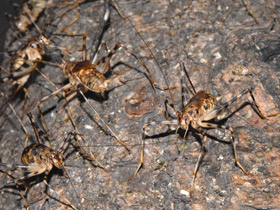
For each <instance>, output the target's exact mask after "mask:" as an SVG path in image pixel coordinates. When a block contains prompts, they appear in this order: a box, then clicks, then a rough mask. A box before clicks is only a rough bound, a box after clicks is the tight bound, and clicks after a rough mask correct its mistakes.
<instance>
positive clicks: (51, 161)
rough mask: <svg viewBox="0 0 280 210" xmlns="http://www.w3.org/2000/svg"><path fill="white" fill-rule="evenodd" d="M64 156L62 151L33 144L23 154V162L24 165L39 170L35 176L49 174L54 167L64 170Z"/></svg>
mask: <svg viewBox="0 0 280 210" xmlns="http://www.w3.org/2000/svg"><path fill="white" fill-rule="evenodd" d="M63 160H64V158H63V154H62V152H61V151H55V150H53V149H51V148H49V147H47V146H45V145H44V144H39V143H35V144H31V145H29V146H28V147H26V148H25V149H24V150H23V152H22V154H21V161H22V163H23V164H28V165H30V166H31V168H33V169H35V168H38V171H37V172H33V173H34V175H35V174H36V175H37V174H40V173H44V172H46V173H48V172H50V171H51V170H52V168H53V166H55V167H57V168H59V169H63V166H64V162H63Z"/></svg>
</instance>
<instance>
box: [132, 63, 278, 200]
mask: <svg viewBox="0 0 280 210" xmlns="http://www.w3.org/2000/svg"><path fill="white" fill-rule="evenodd" d="M181 72H182V74H181V79H182V89H183V90H186V89H189V92H191V93H192V94H193V96H192V97H191V99H190V100H189V101H187V100H186V97H185V95H184V93H183V95H182V100H183V101H182V102H183V103H182V104H183V108H182V110H181V111H179V110H178V109H177V108H176V106H175V105H174V102H173V104H169V102H168V101H167V100H166V101H165V107H166V113H167V118H168V120H166V121H159V122H148V123H146V124H144V126H143V129H142V149H141V158H140V163H139V166H138V168H137V170H136V172H135V174H134V176H133V177H132V178H130V179H129V180H132V179H134V178H135V177H136V175H137V173H138V171H139V170H140V168H141V166H142V165H143V161H144V144H145V136H146V131H145V130H146V127H148V126H150V125H169V126H170V125H172V124H173V125H176V126H177V129H176V133H177V131H178V129H182V130H184V133H185V134H184V137H186V134H187V132H188V130H189V127H192V128H193V129H194V130H195V131H196V132H197V133H199V134H200V135H201V136H202V138H203V139H202V143H201V150H200V154H199V156H198V159H197V162H196V165H195V168H194V171H193V177H192V182H191V190H190V196H191V195H192V191H193V188H194V181H195V177H196V174H197V171H198V168H199V165H200V162H201V160H202V157H203V155H204V153H205V143H206V140H207V133H206V131H205V130H204V129H203V128H207V129H217V128H222V129H226V130H228V131H229V132H230V133H231V138H230V141H231V143H232V146H233V153H234V160H235V163H236V165H237V166H238V167H239V168H240V169H241V170H242V171H243V172H244V173H245V174H247V175H249V174H250V173H248V172H247V171H246V170H245V169H244V167H243V166H242V165H241V164H240V162H239V161H238V158H237V152H236V142H235V140H234V135H233V128H232V127H231V126H228V125H223V124H221V121H222V120H224V119H226V118H228V117H230V116H231V115H228V116H224V115H223V114H224V112H225V110H226V109H227V108H228V107H229V106H230V105H231V104H232V103H234V102H235V101H237V100H238V99H239V98H241V97H242V96H244V95H246V94H249V95H250V97H251V99H252V102H250V105H251V107H252V108H253V109H254V111H255V112H256V113H257V114H258V115H259V116H260V117H261V118H262V119H267V118H268V117H274V116H277V115H279V114H280V113H274V114H269V115H264V114H263V113H261V111H260V109H259V107H258V105H257V103H256V101H255V98H254V95H253V92H252V89H250V88H248V89H245V90H243V91H242V92H241V93H240V94H239V95H237V96H235V97H233V98H232V99H231V100H230V101H229V102H226V103H221V101H220V99H221V98H220V97H216V96H214V95H212V94H210V93H207V92H206V91H205V90H200V91H199V92H196V90H195V88H194V86H193V85H192V83H191V80H190V78H189V76H188V74H187V72H186V69H185V66H184V63H181ZM183 72H185V76H187V78H188V81H189V82H190V84H191V87H192V89H190V88H187V86H186V84H185V83H186V82H185V78H184V74H183ZM171 98H172V96H171ZM172 100H173V98H172ZM167 105H168V106H170V108H171V112H172V113H168V109H167ZM169 110H170V109H169ZM169 114H170V115H171V116H173V117H175V118H176V119H174V120H169ZM213 119H216V121H211V120H213ZM209 121H210V122H209Z"/></svg>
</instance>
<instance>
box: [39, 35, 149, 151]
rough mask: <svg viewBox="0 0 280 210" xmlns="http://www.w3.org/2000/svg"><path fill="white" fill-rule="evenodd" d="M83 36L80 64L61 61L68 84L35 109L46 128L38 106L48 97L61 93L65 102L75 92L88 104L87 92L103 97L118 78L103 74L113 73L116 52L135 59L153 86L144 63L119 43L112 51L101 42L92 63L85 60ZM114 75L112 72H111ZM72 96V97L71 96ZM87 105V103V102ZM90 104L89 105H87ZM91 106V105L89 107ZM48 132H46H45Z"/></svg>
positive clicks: (121, 142)
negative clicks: (121, 51)
mask: <svg viewBox="0 0 280 210" xmlns="http://www.w3.org/2000/svg"><path fill="white" fill-rule="evenodd" d="M81 36H83V61H80V62H70V61H65V60H64V59H63V62H62V64H61V66H60V68H61V69H62V71H63V73H64V74H65V75H66V76H67V78H69V83H68V84H66V85H64V86H63V87H61V88H60V89H57V90H55V91H54V92H53V93H52V94H50V95H48V96H46V97H44V98H42V99H41V100H40V101H39V102H38V103H37V107H38V110H39V112H40V114H41V118H42V120H43V123H44V125H45V127H46V128H47V125H46V122H45V120H44V117H43V113H42V111H41V108H40V105H41V103H43V102H44V101H46V100H48V99H49V98H50V97H52V96H55V95H57V94H59V93H63V94H64V96H65V99H66V103H67V101H68V100H69V99H70V98H72V97H74V96H75V94H77V92H79V93H80V94H81V95H82V96H83V97H84V99H85V100H86V102H88V99H87V98H86V97H85V95H84V93H86V92H87V91H92V92H94V93H97V94H100V95H102V96H103V95H104V93H105V92H106V91H108V88H109V86H108V85H109V83H110V82H111V81H112V80H114V79H115V78H116V77H118V76H119V74H117V75H116V76H113V77H111V78H106V77H105V73H106V71H108V70H110V71H112V72H113V70H112V69H111V67H110V61H111V58H112V56H113V55H114V54H115V53H116V52H117V50H119V49H121V48H123V49H124V50H125V51H127V52H128V53H129V54H130V55H132V56H133V57H135V58H136V59H137V60H138V61H139V62H140V63H141V65H142V66H143V67H144V68H145V70H146V71H147V74H148V76H149V79H150V82H151V83H152V85H154V82H153V79H152V76H151V74H150V71H149V69H148V68H147V66H146V65H145V64H144V62H143V61H142V60H141V59H140V58H138V56H136V55H135V54H134V52H132V51H131V50H130V49H128V48H127V47H126V46H124V45H123V44H121V43H118V44H116V45H115V47H114V48H113V49H112V50H108V48H107V45H106V43H105V42H102V44H101V45H100V46H99V47H98V50H97V53H96V54H95V56H94V58H93V59H92V61H90V60H88V59H87V56H86V34H81ZM102 46H104V48H105V51H106V57H104V58H101V59H99V60H98V55H99V53H100V50H101V48H102ZM113 73H114V72H113ZM66 92H67V98H66ZM71 94H72V95H71ZM88 103H89V102H88ZM89 104H90V103H89ZM90 106H91V105H90ZM91 108H92V109H93V111H94V112H95V116H97V118H98V119H96V120H97V121H102V124H103V125H104V126H105V130H107V131H108V132H109V134H110V135H112V136H113V137H114V138H115V139H116V140H117V141H118V142H119V143H120V144H121V145H122V146H123V147H124V148H125V149H126V150H127V151H130V150H129V149H128V148H127V147H126V146H125V144H124V142H123V141H122V140H120V139H119V138H118V137H117V135H116V134H115V133H114V132H113V131H112V130H111V129H110V128H109V127H108V126H107V125H106V124H105V122H104V121H103V120H102V118H101V117H100V116H99V114H98V113H97V112H96V111H95V110H94V108H93V107H92V106H91ZM47 131H48V130H47Z"/></svg>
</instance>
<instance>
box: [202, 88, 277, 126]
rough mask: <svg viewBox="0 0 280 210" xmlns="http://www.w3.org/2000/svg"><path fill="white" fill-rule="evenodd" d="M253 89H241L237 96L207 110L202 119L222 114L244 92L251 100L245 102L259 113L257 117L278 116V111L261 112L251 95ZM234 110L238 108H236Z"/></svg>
mask: <svg viewBox="0 0 280 210" xmlns="http://www.w3.org/2000/svg"><path fill="white" fill-rule="evenodd" d="M252 90H253V89H251V88H247V89H244V90H243V91H241V92H240V93H239V94H238V95H237V96H235V97H233V98H232V99H231V100H230V101H229V102H226V103H223V104H221V105H218V106H217V107H216V108H214V109H213V110H212V111H211V112H209V113H208V114H207V115H206V116H205V117H204V119H203V121H208V120H211V119H214V118H216V117H218V116H219V115H220V114H222V113H223V112H224V111H225V110H226V109H227V108H228V107H229V106H230V105H231V104H233V103H234V102H235V101H237V100H238V99H239V98H241V97H242V96H244V95H246V94H248V93H249V94H250V97H251V99H252V101H253V102H247V103H249V104H250V105H251V107H252V108H253V109H254V111H255V112H256V113H257V114H258V115H259V117H260V118H261V119H267V118H269V117H275V116H278V115H280V112H276V113H273V114H268V115H265V114H263V113H262V112H261V110H260V108H259V106H258V105H257V103H256V100H255V97H254V95H253V92H252ZM241 107H242V106H241ZM236 110H239V109H236ZM231 115H232V114H230V115H228V116H226V117H222V118H219V119H218V120H224V119H226V118H228V117H230V116H231Z"/></svg>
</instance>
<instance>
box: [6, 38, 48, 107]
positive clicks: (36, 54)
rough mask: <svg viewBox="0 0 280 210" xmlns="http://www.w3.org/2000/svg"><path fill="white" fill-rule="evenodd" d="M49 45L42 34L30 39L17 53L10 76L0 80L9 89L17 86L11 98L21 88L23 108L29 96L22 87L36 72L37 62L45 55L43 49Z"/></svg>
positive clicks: (26, 90)
mask: <svg viewBox="0 0 280 210" xmlns="http://www.w3.org/2000/svg"><path fill="white" fill-rule="evenodd" d="M50 43H51V42H50V40H49V39H48V38H47V37H46V36H45V35H44V34H39V35H38V36H36V37H34V38H32V39H31V40H30V41H29V42H28V44H27V45H26V46H25V47H24V48H23V49H21V50H18V51H17V55H16V56H15V58H14V61H13V64H11V66H10V75H8V76H6V77H3V78H1V82H11V83H12V84H11V87H13V86H16V85H17V88H16V90H15V91H14V93H13V95H12V97H11V98H14V97H15V95H16V94H17V92H18V91H19V90H20V89H22V88H23V90H24V92H25V100H24V104H23V107H24V106H25V104H26V100H27V97H28V96H29V92H28V89H27V88H25V87H24V85H25V84H26V83H27V81H28V79H29V78H30V74H31V73H32V72H33V71H34V70H36V68H37V66H38V62H40V61H42V56H43V55H44V54H45V50H44V47H45V46H47V45H50Z"/></svg>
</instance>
